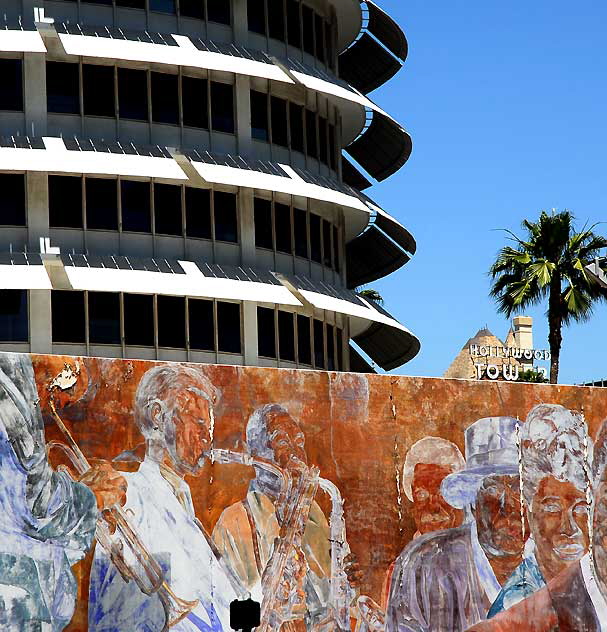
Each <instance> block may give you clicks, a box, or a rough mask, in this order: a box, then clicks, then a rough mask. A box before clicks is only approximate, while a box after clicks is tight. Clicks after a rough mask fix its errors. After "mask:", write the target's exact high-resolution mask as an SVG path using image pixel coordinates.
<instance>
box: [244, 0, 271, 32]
mask: <svg viewBox="0 0 607 632" xmlns="http://www.w3.org/2000/svg"><path fill="white" fill-rule="evenodd" d="M247 20H248V23H249V31H251V32H252V33H258V34H259V35H265V34H266V2H265V0H247Z"/></svg>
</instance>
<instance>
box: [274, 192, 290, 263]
mask: <svg viewBox="0 0 607 632" xmlns="http://www.w3.org/2000/svg"><path fill="white" fill-rule="evenodd" d="M274 221H275V222H276V250H278V251H279V252H286V253H287V254H291V253H292V252H293V246H292V244H291V208H290V207H289V206H287V205H286V204H279V203H278V202H277V203H276V204H275V205H274Z"/></svg>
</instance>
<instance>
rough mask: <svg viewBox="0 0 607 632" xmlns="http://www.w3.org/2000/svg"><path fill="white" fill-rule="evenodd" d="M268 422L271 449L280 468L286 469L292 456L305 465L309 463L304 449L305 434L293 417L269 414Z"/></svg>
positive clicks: (285, 414)
mask: <svg viewBox="0 0 607 632" xmlns="http://www.w3.org/2000/svg"><path fill="white" fill-rule="evenodd" d="M266 422H267V429H268V435H269V437H270V447H271V448H272V450H273V451H274V459H275V460H276V463H278V465H279V466H280V467H282V468H285V467H286V466H287V464H288V462H289V459H290V458H291V457H292V456H294V457H297V458H298V459H299V460H300V461H303V462H304V463H307V462H308V461H307V457H306V452H305V449H304V446H305V437H304V434H303V432H302V431H301V428H300V427H299V424H298V423H297V422H296V421H295V420H294V419H293V417H291V415H289V414H288V413H286V412H274V413H269V414H268V416H267V418H266Z"/></svg>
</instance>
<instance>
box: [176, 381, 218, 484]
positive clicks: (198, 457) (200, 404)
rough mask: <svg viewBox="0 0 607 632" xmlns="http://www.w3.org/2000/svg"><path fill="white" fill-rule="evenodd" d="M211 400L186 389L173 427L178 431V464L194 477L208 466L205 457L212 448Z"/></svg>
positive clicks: (177, 408)
mask: <svg viewBox="0 0 607 632" xmlns="http://www.w3.org/2000/svg"><path fill="white" fill-rule="evenodd" d="M211 416H212V409H211V406H210V403H209V401H208V400H207V399H206V398H205V397H203V396H202V395H200V394H199V393H197V392H195V389H190V388H185V389H183V390H182V391H181V392H180V393H179V395H178V396H177V400H176V402H175V411H174V413H173V424H174V428H175V455H174V456H175V457H176V458H175V460H176V461H177V462H176V463H175V465H176V466H178V469H181V470H185V471H186V472H188V473H190V474H194V473H196V472H198V471H199V470H200V468H201V467H202V465H203V463H204V458H203V455H204V453H206V452H207V451H208V450H209V449H210V448H211V433H210V427H211Z"/></svg>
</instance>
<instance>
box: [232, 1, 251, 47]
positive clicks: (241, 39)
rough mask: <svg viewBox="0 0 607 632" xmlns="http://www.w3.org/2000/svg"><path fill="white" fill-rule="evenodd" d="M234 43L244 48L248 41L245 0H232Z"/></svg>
mask: <svg viewBox="0 0 607 632" xmlns="http://www.w3.org/2000/svg"><path fill="white" fill-rule="evenodd" d="M232 7H233V11H234V20H233V21H234V41H236V42H238V43H240V44H243V45H245V46H246V44H247V42H248V39H249V24H248V19H247V0H234V2H233V3H232Z"/></svg>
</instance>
